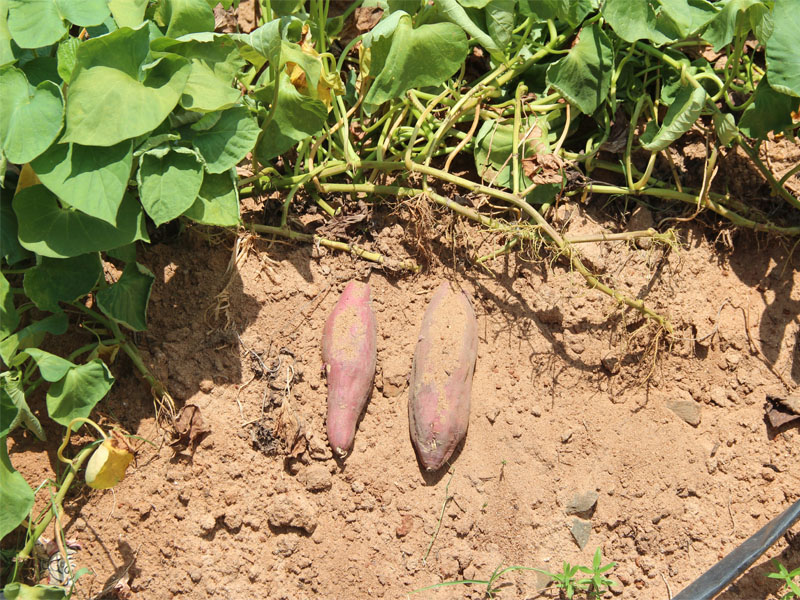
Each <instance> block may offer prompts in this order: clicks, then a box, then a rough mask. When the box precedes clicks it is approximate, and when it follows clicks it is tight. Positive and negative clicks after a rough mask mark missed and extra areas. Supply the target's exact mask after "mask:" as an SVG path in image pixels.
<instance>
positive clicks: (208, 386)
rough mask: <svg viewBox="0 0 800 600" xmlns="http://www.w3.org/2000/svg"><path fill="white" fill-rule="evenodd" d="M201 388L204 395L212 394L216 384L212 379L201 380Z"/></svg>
mask: <svg viewBox="0 0 800 600" xmlns="http://www.w3.org/2000/svg"><path fill="white" fill-rule="evenodd" d="M199 387H200V391H201V392H203V393H204V394H210V393H211V392H212V391H213V390H214V382H213V381H212V380H211V379H201V380H200V384H199Z"/></svg>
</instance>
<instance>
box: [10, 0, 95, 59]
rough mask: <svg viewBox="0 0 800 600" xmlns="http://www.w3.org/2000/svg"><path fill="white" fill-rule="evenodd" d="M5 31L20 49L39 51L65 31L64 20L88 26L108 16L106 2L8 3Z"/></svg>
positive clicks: (44, 0) (38, 0)
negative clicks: (7, 30) (38, 49)
mask: <svg viewBox="0 0 800 600" xmlns="http://www.w3.org/2000/svg"><path fill="white" fill-rule="evenodd" d="M8 8H9V13H8V28H9V29H10V31H11V35H12V36H13V38H14V41H15V42H16V43H17V44H18V45H19V47H20V48H41V47H43V46H50V45H51V44H54V43H56V42H57V41H58V40H60V39H61V38H62V37H63V36H64V34H65V33H66V32H67V23H65V19H66V20H67V21H70V22H72V23H74V24H75V25H79V26H81V27H88V26H90V25H100V24H101V23H102V22H103V21H105V19H106V17H108V15H109V11H108V6H107V5H106V0H80V1H76V0H9V2H8Z"/></svg>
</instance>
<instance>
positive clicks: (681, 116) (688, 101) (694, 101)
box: [639, 85, 706, 152]
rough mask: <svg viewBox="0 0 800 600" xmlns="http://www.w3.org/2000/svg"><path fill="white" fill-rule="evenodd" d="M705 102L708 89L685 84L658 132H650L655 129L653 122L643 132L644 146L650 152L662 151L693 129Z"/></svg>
mask: <svg viewBox="0 0 800 600" xmlns="http://www.w3.org/2000/svg"><path fill="white" fill-rule="evenodd" d="M705 102H706V91H705V90H704V89H703V88H694V87H692V86H688V85H687V86H685V87H684V88H683V89H682V90H681V91H680V92H679V93H678V95H677V96H676V97H675V102H673V103H672V104H671V105H670V107H669V108H668V109H667V114H666V115H665V116H664V122H663V123H662V124H661V127H660V128H659V130H658V132H654V133H650V132H651V131H654V128H653V126H652V122H651V124H650V125H649V126H648V127H647V130H646V131H645V132H644V134H642V136H641V138H640V140H639V141H640V142H641V143H642V148H644V149H645V150H649V151H650V152H660V151H661V150H663V149H664V148H666V147H667V146H669V145H670V144H671V143H672V142H674V141H675V140H677V139H678V138H679V137H681V136H682V135H683V134H684V133H686V132H687V131H689V129H691V127H692V125H694V123H695V121H697V119H698V118H699V117H700V113H701V112H702V110H703V106H704V105H705Z"/></svg>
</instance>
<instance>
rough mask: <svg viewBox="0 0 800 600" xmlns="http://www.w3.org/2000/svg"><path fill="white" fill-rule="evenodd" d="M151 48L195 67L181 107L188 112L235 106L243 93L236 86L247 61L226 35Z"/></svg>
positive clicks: (166, 42) (168, 42)
mask: <svg viewBox="0 0 800 600" xmlns="http://www.w3.org/2000/svg"><path fill="white" fill-rule="evenodd" d="M151 49H152V50H154V51H158V52H172V53H174V54H179V55H181V56H184V57H185V58H187V59H188V60H189V62H190V63H191V65H192V70H191V73H190V74H189V79H188V81H187V82H186V87H185V88H184V90H183V95H182V96H181V100H180V104H181V106H182V107H183V108H185V109H186V110H193V111H203V112H209V111H214V110H223V109H225V108H230V107H232V106H233V105H235V104H236V103H237V102H238V101H239V99H240V98H241V97H242V94H241V92H240V91H239V90H237V89H235V88H234V87H233V85H232V83H233V79H234V77H235V76H236V74H237V73H238V71H239V70H240V69H241V68H242V67H244V65H245V61H244V59H243V58H242V57H241V55H240V54H239V50H238V48H237V47H236V43H235V42H234V41H233V40H231V39H230V38H228V37H227V36H223V35H216V34H209V36H208V37H207V41H206V39H205V38H204V39H203V40H202V41H201V40H198V39H191V40H181V41H175V40H170V39H168V38H161V39H158V40H154V41H153V43H152V44H151Z"/></svg>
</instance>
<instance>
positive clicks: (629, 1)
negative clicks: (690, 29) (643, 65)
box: [602, 0, 680, 46]
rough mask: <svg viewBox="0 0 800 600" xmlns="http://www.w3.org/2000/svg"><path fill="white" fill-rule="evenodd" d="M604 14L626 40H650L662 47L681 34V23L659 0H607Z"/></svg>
mask: <svg viewBox="0 0 800 600" xmlns="http://www.w3.org/2000/svg"><path fill="white" fill-rule="evenodd" d="M602 13H603V17H605V19H606V20H607V21H608V24H609V25H611V28H612V29H613V30H614V33H616V34H617V35H618V36H619V37H621V38H622V39H623V40H625V41H626V42H635V41H636V40H650V41H651V42H653V43H654V44H655V45H657V46H660V45H662V44H666V43H667V42H671V41H673V40H675V39H677V38H678V37H680V33H679V31H678V26H677V25H676V24H675V22H674V21H673V20H672V19H671V18H670V16H669V13H668V12H666V11H664V10H662V9H661V6H660V3H659V2H658V0H606V3H605V4H604V5H603V9H602Z"/></svg>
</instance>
